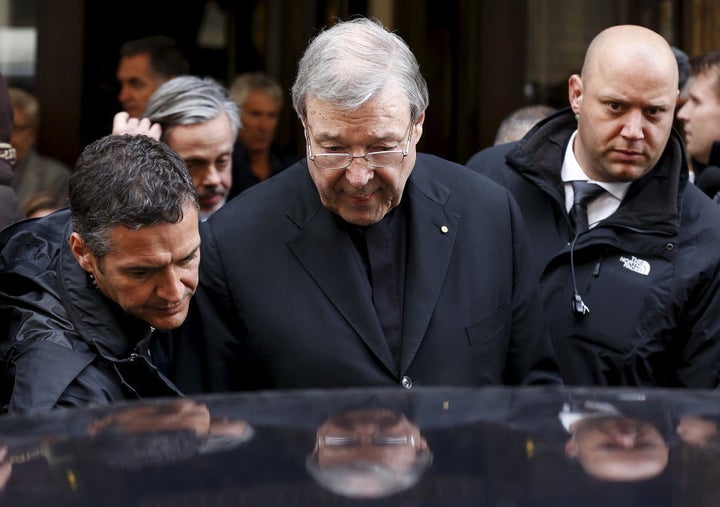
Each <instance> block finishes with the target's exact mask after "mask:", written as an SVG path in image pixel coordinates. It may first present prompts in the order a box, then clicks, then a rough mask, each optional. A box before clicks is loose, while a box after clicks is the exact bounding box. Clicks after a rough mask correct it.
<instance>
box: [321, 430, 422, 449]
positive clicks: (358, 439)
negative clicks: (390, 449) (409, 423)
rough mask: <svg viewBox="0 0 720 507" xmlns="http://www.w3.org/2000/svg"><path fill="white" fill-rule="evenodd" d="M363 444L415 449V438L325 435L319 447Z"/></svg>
mask: <svg viewBox="0 0 720 507" xmlns="http://www.w3.org/2000/svg"><path fill="white" fill-rule="evenodd" d="M362 443H369V444H375V445H382V446H385V445H387V446H395V445H409V446H410V447H415V437H413V436H412V435H380V434H376V433H373V434H372V435H361V434H353V435H342V436H332V435H324V436H321V437H319V438H318V446H319V447H352V446H357V445H360V444H362Z"/></svg>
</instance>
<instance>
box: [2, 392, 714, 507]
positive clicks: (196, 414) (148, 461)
mask: <svg viewBox="0 0 720 507" xmlns="http://www.w3.org/2000/svg"><path fill="white" fill-rule="evenodd" d="M390 413H393V414H396V415H397V416H396V417H395V416H393V417H395V418H390V419H387V418H388V414H390ZM373 414H384V415H383V416H382V417H381V419H375V418H374V417H375V416H374V415H373ZM561 414H562V415H561ZM719 416H720V396H718V394H716V393H715V392H712V391H697V390H633V389H579V388H578V389H570V388H564V389H557V388H540V387H527V388H502V387H497V388H495V387H489V388H481V389H470V388H440V387H437V388H422V387H421V388H414V389H412V390H409V391H405V390H402V389H387V388H382V389H341V390H311V391H274V392H258V393H238V394H228V395H206V396H198V397H192V398H188V399H185V400H182V401H181V402H178V400H170V399H162V400H160V399H158V400H150V401H148V402H145V403H122V404H117V405H114V406H111V407H104V408H87V409H69V410H59V411H55V412H53V413H50V414H41V415H4V416H1V417H0V446H6V447H7V452H6V455H5V457H4V459H3V460H0V484H2V482H5V484H4V488H3V491H2V493H0V505H8V506H13V507H17V506H25V505H28V506H30V505H32V506H35V505H53V506H73V507H75V506H85V505H87V506H115V505H117V506H143V507H146V506H163V507H165V506H245V505H248V506H324V505H363V506H376V505H377V506H380V505H392V506H443V507H444V506H474V507H477V506H494V507H513V506H534V507H538V506H539V507H542V506H553V507H556V506H611V507H619V506H624V505H628V506H630V505H642V506H653V507H657V506H683V507H685V506H693V507H696V506H705V505H716V504H717V502H718V498H720V436H718V432H717V420H718V417H719ZM383 418H384V419H383ZM328 420H330V421H333V423H334V424H336V426H335V429H327V423H328ZM381 421H382V422H381ZM387 421H389V422H387ZM579 421H583V422H579ZM588 421H590V422H589V423H588ZM395 424H397V425H398V428H401V429H399V430H395V429H392V427H394V426H392V425H395ZM321 428H325V429H323V430H322V431H320V429H321ZM337 428H340V429H341V431H345V430H347V432H349V433H348V434H351V435H353V436H357V441H355V440H352V439H351V438H348V437H347V435H346V436H345V437H343V438H339V437H338V436H337V435H334V434H333V431H338V429H337ZM389 428H390V429H389ZM580 428H582V431H581V430H580ZM570 429H572V430H573V432H574V437H573V435H571V433H570ZM713 430H714V431H713ZM319 431H320V433H319ZM383 431H386V432H391V431H400V433H401V437H402V438H395V439H394V440H393V439H391V438H390V437H389V436H388V435H384V434H383ZM323 432H327V435H329V437H328V438H325V436H321V437H319V435H320V434H323ZM418 432H419V433H418ZM593 432H594V433H593ZM362 435H365V436H362ZM406 435H410V437H409V438H405V436H406ZM395 436H396V437H397V435H395ZM0 449H1V447H0ZM1 455H2V452H1V451H0V456H1ZM3 463H5V465H4V467H3V465H2V464H3ZM7 463H11V464H12V465H11V469H12V470H11V473H10V475H9V478H7V480H5V481H3V475H7V473H5V474H3V472H2V471H3V470H5V472H7V470H8V468H10V467H9V466H8V465H7Z"/></svg>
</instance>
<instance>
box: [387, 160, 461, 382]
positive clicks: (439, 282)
mask: <svg viewBox="0 0 720 507" xmlns="http://www.w3.org/2000/svg"><path fill="white" fill-rule="evenodd" d="M449 196H450V190H449V189H448V188H447V187H446V186H444V185H443V184H441V183H439V182H438V181H437V180H436V179H433V178H432V177H431V176H430V169H429V168H427V167H426V166H425V164H424V163H422V162H421V160H420V158H419V157H418V162H417V163H416V165H415V169H414V170H413V174H412V177H411V180H410V181H409V182H408V186H407V187H406V190H405V198H406V199H409V202H410V220H409V224H408V248H407V267H406V271H405V309H404V319H403V348H402V364H401V367H400V370H401V373H403V372H405V371H406V370H407V368H408V367H409V366H410V363H411V362H412V360H413V358H414V357H415V354H416V353H417V351H418V348H419V347H420V344H421V343H422V339H423V336H424V335H425V333H426V331H427V327H428V325H429V324H430V319H431V318H432V315H433V312H434V311H435V306H436V305H437V301H438V298H439V296H440V291H441V290H442V287H443V284H444V282H445V278H446V276H447V271H448V268H449V266H450V258H451V257H452V252H453V247H454V245H455V240H456V238H457V233H458V228H459V224H460V215H459V213H457V212H455V211H453V210H451V209H448V208H447V207H446V204H447V201H448V198H449Z"/></svg>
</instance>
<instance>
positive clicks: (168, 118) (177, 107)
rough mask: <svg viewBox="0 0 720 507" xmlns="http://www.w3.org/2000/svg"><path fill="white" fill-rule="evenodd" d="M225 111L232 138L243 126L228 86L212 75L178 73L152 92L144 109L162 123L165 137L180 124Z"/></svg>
mask: <svg viewBox="0 0 720 507" xmlns="http://www.w3.org/2000/svg"><path fill="white" fill-rule="evenodd" d="M222 113H225V114H226V115H227V117H228V119H229V120H230V128H231V130H232V135H233V139H235V138H236V137H237V132H238V129H239V128H240V113H239V112H238V106H237V104H236V103H235V101H234V100H233V99H232V97H230V93H229V92H228V90H227V88H225V87H224V86H223V85H221V84H220V83H218V82H217V81H215V80H214V79H213V78H211V77H204V78H201V77H197V76H178V77H175V78H173V79H170V80H169V81H166V82H165V83H163V84H162V85H160V87H159V88H158V89H157V90H155V92H154V93H153V94H152V95H151V96H150V100H149V101H148V104H147V107H146V108H145V113H144V114H143V116H145V117H147V118H149V119H150V121H152V122H153V123H159V124H160V126H161V127H162V131H163V133H162V138H163V140H165V139H167V135H168V132H169V131H170V130H172V128H173V127H175V126H177V125H196V124H198V123H205V122H207V121H210V120H212V119H214V118H217V117H218V116H219V115H221V114H222Z"/></svg>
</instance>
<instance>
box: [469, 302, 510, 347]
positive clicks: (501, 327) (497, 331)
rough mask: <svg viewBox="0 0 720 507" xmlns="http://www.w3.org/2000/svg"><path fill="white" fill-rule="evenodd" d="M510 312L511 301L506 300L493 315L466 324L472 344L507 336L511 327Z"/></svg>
mask: <svg viewBox="0 0 720 507" xmlns="http://www.w3.org/2000/svg"><path fill="white" fill-rule="evenodd" d="M510 312H511V308H510V301H506V302H505V303H503V305H502V306H501V307H500V308H498V309H497V311H496V312H495V313H493V314H492V315H488V316H486V317H483V318H482V319H481V320H479V321H477V322H475V323H473V324H470V325H467V326H465V333H466V334H467V339H468V343H469V344H470V346H473V345H478V344H482V343H485V342H488V341H490V340H494V339H496V338H498V337H503V336H506V335H507V334H508V329H509V327H510V322H509V321H510Z"/></svg>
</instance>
